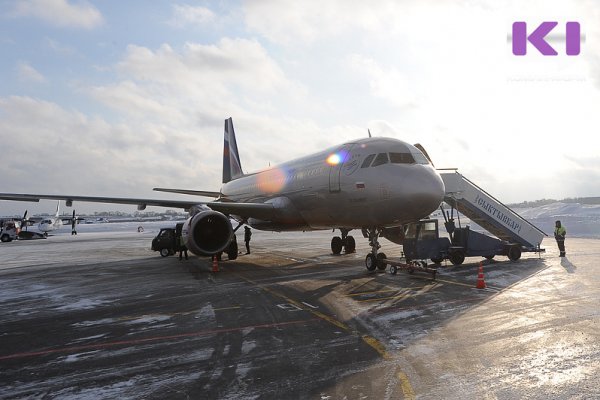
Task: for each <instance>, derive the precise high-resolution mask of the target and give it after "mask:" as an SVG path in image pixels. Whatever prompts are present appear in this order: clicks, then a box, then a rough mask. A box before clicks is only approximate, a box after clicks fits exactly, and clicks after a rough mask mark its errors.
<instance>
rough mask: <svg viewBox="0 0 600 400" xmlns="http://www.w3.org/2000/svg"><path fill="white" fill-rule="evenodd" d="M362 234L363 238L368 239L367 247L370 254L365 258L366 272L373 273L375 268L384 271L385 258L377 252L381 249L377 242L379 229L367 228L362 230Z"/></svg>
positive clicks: (383, 254)
mask: <svg viewBox="0 0 600 400" xmlns="http://www.w3.org/2000/svg"><path fill="white" fill-rule="evenodd" d="M362 232H363V236H364V237H366V238H368V239H369V245H370V246H371V252H370V253H369V254H367V256H366V257H365V266H366V267H367V270H369V271H375V268H377V269H378V270H380V271H384V270H385V267H386V266H387V264H386V263H385V261H384V260H385V259H386V258H387V256H386V255H385V253H383V252H382V253H378V252H377V251H378V250H379V249H380V248H381V246H380V245H379V241H378V239H379V235H380V234H381V229H379V228H369V229H363V231H362Z"/></svg>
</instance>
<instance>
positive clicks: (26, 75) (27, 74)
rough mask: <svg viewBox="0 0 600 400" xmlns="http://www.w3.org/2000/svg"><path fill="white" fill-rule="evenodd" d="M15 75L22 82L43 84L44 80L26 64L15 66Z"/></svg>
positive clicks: (42, 76) (21, 63)
mask: <svg viewBox="0 0 600 400" xmlns="http://www.w3.org/2000/svg"><path fill="white" fill-rule="evenodd" d="M17 75H18V77H19V80H20V81H22V82H33V83H43V82H46V78H45V77H44V75H42V74H41V73H40V72H38V71H37V70H36V69H35V68H33V67H32V66H31V65H29V64H28V63H26V62H20V63H19V64H17Z"/></svg>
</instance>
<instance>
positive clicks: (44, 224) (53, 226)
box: [21, 201, 83, 236]
mask: <svg viewBox="0 0 600 400" xmlns="http://www.w3.org/2000/svg"><path fill="white" fill-rule="evenodd" d="M79 221H83V218H78V217H77V216H76V215H75V210H73V215H72V216H71V217H65V216H62V217H61V216H60V201H58V202H57V204H56V213H55V214H54V217H51V218H42V219H39V218H27V211H25V214H24V215H23V219H22V220H21V226H22V227H23V229H24V230H27V227H28V226H29V225H33V224H36V223H37V228H38V229H39V231H40V232H42V233H43V234H44V236H48V232H52V231H55V230H57V229H60V228H62V227H63V225H64V224H70V225H71V232H72V233H73V234H75V235H76V234H77V231H76V230H75V227H76V226H77V223H78V222H79Z"/></svg>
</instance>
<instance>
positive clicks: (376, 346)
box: [236, 274, 391, 360]
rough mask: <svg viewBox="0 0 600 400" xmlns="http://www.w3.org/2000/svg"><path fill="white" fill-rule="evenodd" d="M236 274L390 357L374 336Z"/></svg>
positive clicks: (388, 358) (385, 357)
mask: <svg viewBox="0 0 600 400" xmlns="http://www.w3.org/2000/svg"><path fill="white" fill-rule="evenodd" d="M236 275H237V276H238V277H240V278H241V279H243V280H245V281H246V282H248V283H251V284H253V285H255V286H258V287H259V288H261V289H262V290H264V291H265V292H267V293H270V294H272V295H273V296H276V297H279V298H280V299H283V300H285V301H287V302H288V303H290V304H293V305H295V306H296V307H298V308H300V309H302V310H303V311H308V312H309V313H311V314H312V315H314V316H315V317H317V318H319V319H322V320H323V321H327V322H329V323H330V324H333V325H335V326H337V327H338V328H340V329H343V330H345V331H347V332H349V333H352V334H354V335H357V336H360V337H361V338H362V340H363V341H364V342H365V343H366V344H368V345H369V346H370V347H372V348H373V349H374V350H375V351H377V353H379V355H381V357H383V359H385V360H390V359H391V356H390V354H389V353H388V352H387V351H386V350H385V346H384V345H383V344H382V343H381V342H380V341H379V340H377V339H375V338H374V337H371V336H369V335H361V334H360V332H358V331H356V330H354V329H352V328H350V327H349V326H348V325H346V324H344V323H343V322H342V321H340V320H338V319H336V318H334V317H332V316H329V315H326V314H323V313H322V312H320V311H316V310H313V309H311V308H309V307H307V306H305V305H304V304H302V303H301V302H299V301H296V300H293V299H291V298H289V297H288V296H286V295H284V294H282V293H279V292H277V291H276V290H273V289H270V288H268V287H266V286H264V285H261V284H260V283H257V282H254V281H253V280H251V279H248V278H246V277H244V276H241V275H239V274H236Z"/></svg>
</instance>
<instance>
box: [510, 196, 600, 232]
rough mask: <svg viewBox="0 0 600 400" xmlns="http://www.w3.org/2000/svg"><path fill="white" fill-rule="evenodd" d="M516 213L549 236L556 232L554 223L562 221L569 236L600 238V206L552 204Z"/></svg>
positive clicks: (521, 209)
mask: <svg viewBox="0 0 600 400" xmlns="http://www.w3.org/2000/svg"><path fill="white" fill-rule="evenodd" d="M514 211H515V212H517V214H519V215H521V216H522V217H524V218H525V219H527V220H528V221H529V222H531V223H532V224H534V225H535V226H537V227H538V228H540V229H541V230H543V231H544V232H546V233H547V234H549V235H552V233H553V232H554V222H555V221H556V220H560V221H561V222H562V224H563V226H565V227H566V229H567V236H573V237H589V238H600V205H582V204H579V203H552V204H548V205H545V206H540V207H533V208H516V209H514Z"/></svg>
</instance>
